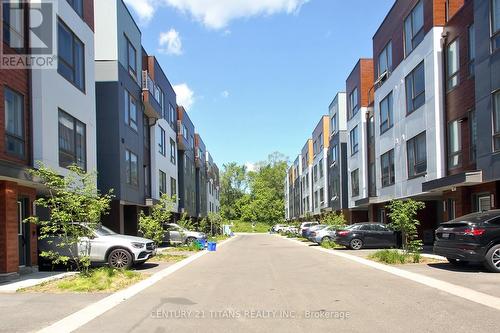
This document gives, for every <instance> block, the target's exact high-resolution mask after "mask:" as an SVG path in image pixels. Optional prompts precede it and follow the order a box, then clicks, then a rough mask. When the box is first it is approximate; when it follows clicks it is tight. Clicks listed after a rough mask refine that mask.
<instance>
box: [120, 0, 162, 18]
mask: <svg viewBox="0 0 500 333" xmlns="http://www.w3.org/2000/svg"><path fill="white" fill-rule="evenodd" d="M157 2H158V0H125V3H126V4H127V6H129V7H130V8H132V9H133V10H134V11H135V12H136V13H137V15H139V19H141V21H142V22H144V23H147V22H149V21H150V20H151V19H152V18H153V16H154V14H155V6H156V5H157Z"/></svg>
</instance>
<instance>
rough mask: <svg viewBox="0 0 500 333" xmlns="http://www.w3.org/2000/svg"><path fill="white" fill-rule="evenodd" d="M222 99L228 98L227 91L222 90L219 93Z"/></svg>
mask: <svg viewBox="0 0 500 333" xmlns="http://www.w3.org/2000/svg"><path fill="white" fill-rule="evenodd" d="M220 95H221V96H222V97H223V98H229V91H227V90H224V91H223V92H221V94H220Z"/></svg>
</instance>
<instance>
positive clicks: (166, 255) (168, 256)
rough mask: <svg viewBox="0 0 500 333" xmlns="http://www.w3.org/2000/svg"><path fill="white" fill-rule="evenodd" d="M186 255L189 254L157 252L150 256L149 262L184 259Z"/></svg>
mask: <svg viewBox="0 0 500 333" xmlns="http://www.w3.org/2000/svg"><path fill="white" fill-rule="evenodd" d="M187 257H189V256H188V255H185V254H171V253H159V254H157V255H156V256H154V257H153V258H151V260H150V261H149V262H178V261H182V260H184V259H186V258H187Z"/></svg>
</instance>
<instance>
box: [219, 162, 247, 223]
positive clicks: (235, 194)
mask: <svg viewBox="0 0 500 333" xmlns="http://www.w3.org/2000/svg"><path fill="white" fill-rule="evenodd" d="M220 183H221V191H220V204H221V215H222V216H224V218H225V219H229V220H234V219H238V218H239V217H240V214H239V212H238V210H237V205H236V203H237V201H238V200H239V199H241V197H243V195H244V194H245V192H246V190H247V186H248V184H247V170H246V167H245V166H240V165H238V164H237V163H234V162H233V163H229V164H224V165H223V170H222V173H221V177H220Z"/></svg>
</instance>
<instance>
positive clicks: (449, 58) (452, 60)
mask: <svg viewBox="0 0 500 333" xmlns="http://www.w3.org/2000/svg"><path fill="white" fill-rule="evenodd" d="M458 48H459V44H458V39H455V40H454V41H453V42H452V43H451V44H450V45H448V47H447V49H446V67H447V69H446V74H447V87H448V91H450V90H451V89H453V88H455V87H456V86H457V85H458V79H459V76H458V73H459V68H460V65H459V61H460V57H459V51H458Z"/></svg>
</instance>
